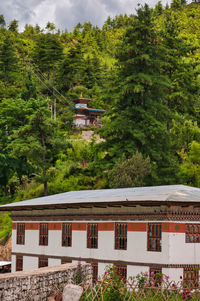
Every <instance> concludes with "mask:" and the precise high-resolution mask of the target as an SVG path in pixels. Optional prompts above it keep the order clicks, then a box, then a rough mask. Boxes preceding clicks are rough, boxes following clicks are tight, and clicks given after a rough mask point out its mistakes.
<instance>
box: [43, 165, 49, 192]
mask: <svg viewBox="0 0 200 301" xmlns="http://www.w3.org/2000/svg"><path fill="white" fill-rule="evenodd" d="M43 177H44V178H46V168H45V167H44V168H43ZM47 195H48V189H47V180H46V179H45V180H44V196H47Z"/></svg>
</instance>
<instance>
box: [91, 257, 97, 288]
mask: <svg viewBox="0 0 200 301" xmlns="http://www.w3.org/2000/svg"><path fill="white" fill-rule="evenodd" d="M91 266H92V282H93V284H94V283H96V282H97V280H98V262H91Z"/></svg>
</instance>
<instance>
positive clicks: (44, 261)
mask: <svg viewBox="0 0 200 301" xmlns="http://www.w3.org/2000/svg"><path fill="white" fill-rule="evenodd" d="M43 267H48V258H46V257H39V259H38V268H43Z"/></svg>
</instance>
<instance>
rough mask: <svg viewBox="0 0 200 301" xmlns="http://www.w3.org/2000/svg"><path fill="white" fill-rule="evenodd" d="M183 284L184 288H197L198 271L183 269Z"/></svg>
mask: <svg viewBox="0 0 200 301" xmlns="http://www.w3.org/2000/svg"><path fill="white" fill-rule="evenodd" d="M183 282H184V286H185V287H198V284H199V269H198V268H184V270H183Z"/></svg>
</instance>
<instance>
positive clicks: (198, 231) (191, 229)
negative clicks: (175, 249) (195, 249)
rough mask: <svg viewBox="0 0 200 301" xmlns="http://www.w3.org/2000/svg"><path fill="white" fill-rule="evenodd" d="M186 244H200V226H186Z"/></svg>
mask: <svg viewBox="0 0 200 301" xmlns="http://www.w3.org/2000/svg"><path fill="white" fill-rule="evenodd" d="M185 242H186V243H198V242H199V243H200V224H186V230H185Z"/></svg>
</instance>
